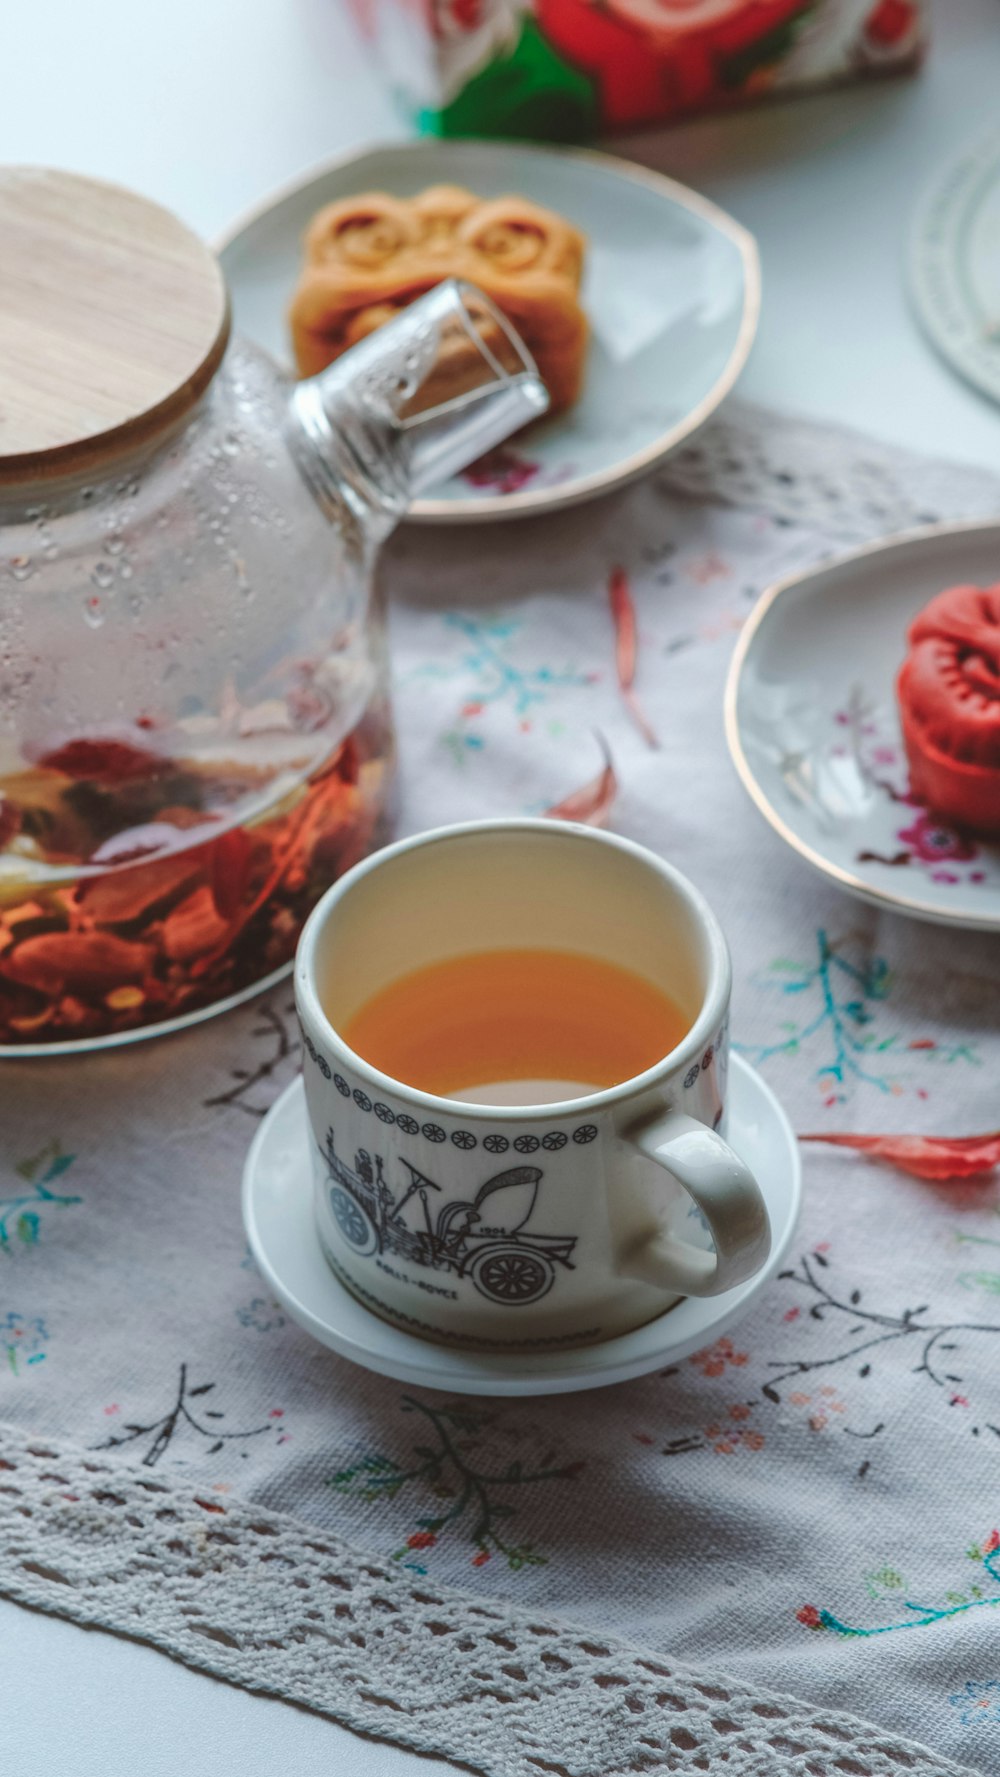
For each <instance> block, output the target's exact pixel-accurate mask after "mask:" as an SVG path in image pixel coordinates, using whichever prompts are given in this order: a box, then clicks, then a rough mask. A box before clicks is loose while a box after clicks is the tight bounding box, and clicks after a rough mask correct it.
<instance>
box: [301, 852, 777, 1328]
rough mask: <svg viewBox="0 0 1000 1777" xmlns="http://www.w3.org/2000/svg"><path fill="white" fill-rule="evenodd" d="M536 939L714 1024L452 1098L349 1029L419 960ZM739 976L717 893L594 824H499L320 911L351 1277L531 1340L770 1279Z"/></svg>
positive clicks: (408, 1303) (336, 1214)
mask: <svg viewBox="0 0 1000 1777" xmlns="http://www.w3.org/2000/svg"><path fill="white" fill-rule="evenodd" d="M515 948H516V949H526V948H545V949H555V950H563V951H567V950H569V951H575V952H584V953H586V954H590V955H593V956H596V957H599V958H601V959H603V960H605V961H607V962H612V963H617V964H619V965H620V966H622V967H624V968H627V969H631V970H634V971H636V972H638V973H639V974H641V975H643V976H645V977H646V979H647V980H649V981H651V982H652V983H653V984H654V985H656V986H658V987H660V988H661V989H662V990H664V991H665V992H666V993H668V994H669V995H670V997H671V998H672V999H673V1001H674V1002H675V1004H677V1005H678V1006H679V1007H680V1009H681V1010H682V1011H683V1012H684V1013H685V1015H686V1016H687V1017H688V1018H690V1020H691V1028H690V1030H689V1031H688V1033H687V1035H686V1036H685V1037H684V1039H683V1041H682V1042H680V1043H679V1044H678V1045H677V1047H676V1048H675V1049H674V1050H673V1051H672V1052H671V1053H670V1054H669V1055H667V1056H665V1057H664V1059H663V1060H662V1061H660V1062H658V1063H657V1064H656V1066H655V1067H651V1068H649V1069H647V1070H646V1072H645V1073H642V1074H638V1075H637V1076H636V1077H635V1078H634V1079H630V1080H627V1081H625V1082H624V1083H623V1084H622V1085H618V1086H613V1087H609V1088H608V1089H607V1090H604V1091H598V1092H593V1093H588V1094H587V1095H586V1096H585V1097H578V1098H573V1099H564V1100H563V1101H562V1102H561V1103H554V1104H530V1105H517V1104H503V1105H498V1104H489V1105H487V1104H478V1103H476V1104H470V1103H468V1102H464V1101H457V1100H456V1099H451V1098H438V1097H435V1096H433V1095H432V1094H430V1093H427V1092H422V1091H419V1090H418V1089H416V1088H414V1087H412V1086H408V1085H406V1084H405V1083H404V1082H402V1081H400V1080H394V1079H391V1078H390V1077H389V1076H388V1075H386V1074H383V1073H380V1072H379V1071H378V1069H377V1068H374V1067H372V1066H370V1065H369V1064H368V1063H367V1062H366V1061H363V1060H362V1059H361V1057H360V1056H358V1055H356V1054H355V1053H354V1052H353V1051H352V1050H351V1049H350V1048H349V1047H348V1046H347V1044H346V1043H345V1042H344V1039H343V1038H342V1037H341V1036H340V1034H339V1031H340V1029H341V1028H343V1027H344V1026H345V1025H346V1024H347V1023H348V1022H349V1020H350V1019H351V1018H352V1016H353V1015H354V1013H355V1012H356V1011H357V1010H358V1009H359V1008H360V1006H361V1005H362V1004H363V1003H364V1002H365V1001H366V1000H368V999H369V998H370V997H371V996H372V995H373V994H375V993H377V992H379V991H380V990H381V989H382V988H384V987H386V986H388V985H389V984H390V983H391V982H392V981H394V980H396V979H398V978H399V977H400V976H402V975H404V974H408V973H410V972H411V971H412V970H414V969H418V968H421V967H423V966H425V965H427V964H431V963H435V962H440V961H443V960H445V959H449V958H452V957H457V956H462V955H468V954H470V953H473V952H476V951H483V950H490V949H515ZM730 981H731V968H730V961H729V952H728V950H727V947H726V942H725V939H724V937H723V935H722V932H721V930H720V928H719V925H718V922H717V921H716V919H715V916H714V914H713V913H712V911H711V909H710V908H709V907H708V905H707V903H706V902H705V901H704V900H703V898H702V896H701V895H700V894H699V892H698V890H697V889H695V888H694V887H693V886H692V885H691V883H689V882H688V881H687V880H686V878H685V877H683V876H682V875H681V874H680V873H679V871H677V870H674V869H673V868H672V867H671V866H670V865H669V864H665V863H663V862H662V860H661V859H659V858H657V857H655V856H654V855H653V853H652V852H648V851H646V850H644V849H643V848H642V847H641V846H638V845H633V844H631V843H630V842H629V841H628V840H625V839H618V838H614V837H611V836H609V835H607V834H603V833H597V832H595V831H594V830H593V829H592V828H589V827H578V826H573V825H570V824H568V823H565V822H559V821H548V820H508V821H502V820H498V821H477V822H471V823H469V824H468V825H465V826H458V827H444V828H440V829H438V830H437V831H435V832H431V833H424V834H421V835H420V836H419V837H417V838H415V839H406V840H403V841H402V842H401V843H400V844H398V845H393V846H389V847H388V848H387V849H386V850H384V851H380V852H377V853H375V854H374V855H373V856H372V857H370V858H367V859H365V861H364V862H363V863H361V864H358V865H357V866H356V867H355V868H354V869H353V870H351V871H349V872H348V873H347V875H345V876H343V877H342V878H341V879H340V881H339V882H337V883H335V884H334V886H333V887H332V888H331V889H330V890H329V891H328V892H327V894H326V895H324V897H323V899H322V900H321V901H320V903H319V905H318V906H317V907H316V909H315V910H314V912H313V914H312V916H311V917H310V919H309V921H308V924H307V925H306V928H305V931H304V932H303V934H302V938H301V941H300V944H299V949H298V956H297V960H296V966H295V997H296V1002H297V1006H298V1012H299V1019H300V1022H301V1025H302V1034H303V1041H304V1044H305V1050H306V1055H305V1063H304V1068H305V1085H306V1098H307V1102H308V1107H309V1122H310V1125H311V1132H312V1138H313V1140H312V1147H313V1161H314V1173H315V1190H316V1197H315V1203H316V1223H317V1228H318V1232H319V1239H320V1242H321V1245H322V1248H323V1252H324V1253H325V1255H326V1258H327V1260H328V1261H329V1263H330V1265H331V1266H332V1267H333V1270H334V1271H335V1272H336V1274H337V1276H338V1277H339V1278H340V1280H341V1281H342V1282H343V1283H344V1284H345V1285H346V1286H347V1288H348V1289H349V1290H351V1291H352V1293H353V1294H354V1295H355V1296H357V1297H358V1298H359V1300H360V1301H361V1302H363V1303H365V1304H366V1306H367V1307H369V1308H371V1309H373V1310H374V1312H375V1313H376V1314H378V1315H381V1316H382V1317H383V1318H384V1319H385V1320H389V1321H393V1322H395V1323H396V1324H398V1325H399V1326H402V1327H405V1328H407V1329H408V1330H409V1331H411V1332H414V1333H417V1334H420V1335H422V1336H423V1337H425V1338H427V1339H432V1340H439V1341H445V1342H447V1343H449V1344H453V1345H463V1346H473V1347H474V1346H479V1347H483V1348H487V1349H491V1350H501V1351H502V1350H509V1351H511V1352H512V1353H515V1352H519V1351H531V1350H546V1349H553V1348H563V1347H567V1346H571V1345H584V1344H591V1343H593V1342H594V1341H596V1340H599V1339H607V1338H610V1337H612V1336H613V1335H615V1334H618V1333H622V1332H626V1331H628V1330H629V1329H630V1328H633V1327H637V1326H641V1325H643V1324H644V1323H645V1322H646V1321H649V1320H652V1319H653V1318H654V1317H655V1316H656V1315H659V1314H662V1313H663V1312H664V1310H665V1309H667V1308H669V1307H670V1306H671V1305H672V1303H674V1302H675V1301H676V1300H677V1299H678V1297H679V1296H682V1295H694V1296H709V1295H715V1294H717V1293H719V1292H721V1291H723V1290H728V1289H731V1288H732V1287H733V1285H734V1284H738V1283H742V1282H743V1281H744V1279H746V1278H747V1277H750V1276H752V1275H753V1273H754V1272H756V1271H757V1270H759V1269H760V1267H761V1265H762V1264H763V1263H764V1261H765V1259H766V1258H767V1254H768V1250H769V1246H770V1231H769V1227H768V1219H767V1211H766V1208H765V1206H764V1201H763V1198H762V1197H761V1193H760V1189H759V1187H758V1185H757V1183H756V1181H755V1180H754V1178H753V1176H752V1174H751V1173H750V1171H749V1170H748V1168H747V1167H746V1166H745V1165H744V1164H743V1162H742V1160H740V1158H739V1156H738V1155H737V1154H735V1153H734V1152H733V1150H732V1149H731V1148H730V1147H729V1146H728V1145H727V1144H726V1142H725V1140H724V1139H723V1137H722V1135H721V1134H719V1133H718V1131H719V1128H720V1126H722V1127H723V1128H724V1127H725V1083H726V1064H727V1056H728V1033H727V1023H728V1014H729V995H730ZM525 1016H526V1017H527V1018H530V1016H531V1007H530V1006H526V1007H525Z"/></svg>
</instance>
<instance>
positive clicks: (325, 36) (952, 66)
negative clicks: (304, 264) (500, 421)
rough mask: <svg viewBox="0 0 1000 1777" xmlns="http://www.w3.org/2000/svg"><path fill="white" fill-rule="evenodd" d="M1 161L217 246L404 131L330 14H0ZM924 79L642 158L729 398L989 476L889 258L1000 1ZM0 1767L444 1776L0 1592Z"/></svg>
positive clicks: (993, 85)
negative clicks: (720, 279) (739, 227)
mask: <svg viewBox="0 0 1000 1777" xmlns="http://www.w3.org/2000/svg"><path fill="white" fill-rule="evenodd" d="M0 10H2V17H0V65H2V67H3V70H4V95H3V103H2V105H0V162H10V161H20V162H35V163H40V164H47V165H54V166H65V167H70V168H74V169H76V170H78V171H80V172H89V173H94V174H97V175H100V176H103V177H105V178H110V179H117V180H119V181H121V182H122V183H123V184H127V185H131V186H134V187H135V188H136V189H137V190H141V191H145V192H147V193H148V194H149V195H150V196H151V197H155V198H158V199H159V200H160V201H161V202H163V203H165V204H167V205H169V206H170V207H171V208H173V209H175V210H176V211H177V212H178V213H179V214H181V215H182V216H184V217H185V218H186V219H187V220H188V221H189V222H190V223H192V224H193V225H194V226H195V227H196V228H198V229H199V230H200V231H201V232H202V233H203V234H205V235H207V236H209V237H211V236H212V235H214V234H215V233H216V232H217V231H218V230H220V229H221V228H222V227H223V226H224V225H225V224H226V223H227V222H228V221H229V220H230V219H231V218H232V217H233V216H234V215H235V214H237V213H238V212H239V211H241V210H242V209H243V208H245V207H246V206H248V205H250V204H252V203H255V202H256V201H258V200H259V198H260V197H261V195H262V194H264V193H266V192H267V191H268V190H270V189H271V188H273V187H274V186H276V185H279V184H280V183H282V182H283V181H285V180H287V179H289V178H292V177H294V176H295V175H296V174H297V173H299V172H301V171H303V170H304V169H305V168H307V167H309V166H311V165H313V164H314V163H315V162H317V161H320V160H322V159H323V158H324V157H326V156H328V155H330V154H335V153H340V152H343V151H344V150H346V149H350V148H351V147H353V146H355V145H359V146H360V145H361V144H362V143H364V142H368V141H372V140H377V139H386V138H388V137H396V136H400V135H401V134H402V133H403V131H402V127H401V125H400V123H399V120H398V119H397V117H396V116H395V115H394V113H393V110H392V107H391V105H390V103H389V101H388V99H387V97H386V96H385V94H384V93H383V91H382V90H381V88H380V86H379V83H378V80H377V78H376V77H375V75H374V74H373V73H372V71H371V70H370V69H369V67H368V66H367V64H366V61H365V59H364V55H363V52H362V50H361V48H360V46H359V44H358V42H357V40H356V39H355V36H354V32H353V27H352V26H351V25H350V23H349V21H348V20H347V19H346V18H345V17H344V15H343V13H342V10H341V6H340V4H339V0H85V3H83V4H81V3H80V0H31V4H21V5H17V4H14V3H13V0H8V4H7V5H6V6H0ZM931 13H932V19H933V24H934V32H935V42H934V48H933V52H932V55H931V59H930V61H929V63H928V66H927V69H926V71H925V73H924V74H923V75H922V76H921V78H920V79H919V80H916V81H900V82H895V83H891V84H885V85H883V84H875V85H873V86H871V87H866V88H854V89H849V90H846V91H842V92H838V93H832V94H829V95H824V96H823V97H819V98H812V99H807V100H801V101H795V102H786V103H784V104H782V105H781V106H775V107H772V108H770V109H767V110H762V111H757V112H753V113H744V114H742V115H739V116H734V117H728V118H726V119H724V120H706V121H703V122H701V123H697V124H692V125H689V126H686V127H685V128H683V129H680V130H675V131H673V132H670V133H668V134H666V135H664V136H662V137H659V138H657V139H656V140H655V141H654V140H652V139H650V138H645V139H644V140H643V142H642V145H641V152H642V155H643V158H646V159H649V160H651V161H653V162H655V164H657V165H659V166H661V167H662V168H663V169H664V170H665V171H667V172H671V173H673V174H674V175H676V176H677V177H679V178H681V179H683V180H685V181H687V182H688V183H689V184H692V185H694V186H696V187H698V188H700V189H701V190H703V191H705V192H706V193H707V194H708V195H709V196H711V197H714V198H716V199H717V200H718V201H719V202H720V203H722V204H723V205H725V206H726V207H727V208H728V209H730V210H731V211H732V212H733V213H734V214H735V215H736V216H738V217H739V218H740V220H741V221H743V222H744V223H746V224H747V225H748V226H749V227H750V228H751V229H753V231H754V232H755V233H756V235H757V238H758V240H759V242H760V247H761V254H762V259H763V268H764V309H763V318H762V323H761V328H760V334H759V336H758V341H757V345H756V347H755V350H754V353H753V357H752V359H751V362H750V365H749V367H748V369H747V371H746V373H745V375H744V377H743V381H742V384H741V391H742V393H743V394H745V395H746V396H747V397H748V398H750V399H753V400H755V401H759V402H762V403H764V404H766V405H769V406H773V407H784V408H786V409H789V410H793V411H797V412H800V413H804V414H807V415H811V416H814V417H817V418H825V419H832V420H837V421H840V422H842V423H844V424H847V425H853V426H857V427H859V428H861V429H863V430H867V431H869V432H873V433H876V434H878V435H880V436H882V437H884V438H887V439H890V440H894V441H896V442H898V443H902V444H908V445H910V446H912V447H913V448H914V449H918V450H925V451H930V452H933V453H935V454H937V455H941V456H950V457H954V458H956V459H962V460H966V461H972V462H979V463H987V464H991V465H994V464H996V463H997V461H998V460H1000V409H997V408H995V407H993V406H991V405H990V404H989V403H988V402H986V401H985V400H983V399H981V398H980V397H979V396H977V395H976V394H975V393H974V392H973V391H972V390H971V389H968V388H966V386H965V385H964V384H963V383H961V382H959V381H958V380H956V379H955V378H954V377H953V376H952V374H951V372H950V371H949V370H948V369H947V368H946V367H945V366H944V365H943V364H941V363H940V362H939V361H938V359H937V358H936V357H935V356H934V354H933V352H932V351H931V349H930V348H929V347H928V346H927V345H926V344H925V342H924V340H923V338H922V336H921V334H920V333H919V331H918V329H917V326H916V323H915V322H914V320H913V318H912V316H911V314H910V312H909V309H908V306H907V302H906V297H905V293H904V289H903V285H902V281H901V277H900V262H901V255H902V250H903V243H904V240H905V235H906V230H907V227H908V223H909V218H910V214H911V212H912V208H913V203H914V200H915V198H916V196H917V194H918V193H919V191H920V189H921V187H922V186H923V184H924V183H925V181H926V179H927V177H928V176H929V175H932V174H933V172H934V170H935V169H936V168H937V167H938V166H939V165H940V164H941V163H942V161H943V160H944V159H946V158H947V157H949V156H950V155H951V154H953V153H954V152H955V151H956V150H958V149H959V148H961V147H962V146H963V144H964V143H965V142H966V140H968V139H969V138H971V137H974V136H976V135H977V134H980V133H984V132H985V131H986V129H987V128H989V127H990V125H991V124H993V123H994V122H995V119H996V96H997V93H998V91H1000V5H998V0H960V3H959V0H935V3H933V4H932V8H931ZM0 1656H2V1664H3V1670H4V1673H5V1678H6V1685H5V1700H4V1705H3V1709H2V1710H0V1769H2V1770H4V1771H10V1772H11V1773H13V1772H17V1774H18V1777H62V1773H72V1777H134V1774H135V1773H137V1772H142V1773H143V1777H176V1774H177V1772H178V1771H179V1770H181V1769H182V1768H184V1767H185V1766H186V1767H187V1768H190V1769H193V1770H195V1771H196V1772H197V1774H198V1777H216V1774H217V1773H218V1777H232V1774H233V1773H237V1772H238V1773H240V1777H276V1774H280V1773H285V1772H288V1773H294V1774H295V1777H321V1774H322V1777H329V1773H331V1772H337V1771H341V1770H344V1769H346V1768H347V1767H348V1765H350V1767H351V1769H352V1771H353V1772H355V1773H356V1774H357V1777H418V1773H424V1774H425V1777H426V1774H427V1773H428V1772H434V1771H436V1770H440V1771H445V1770H450V1769H451V1767H448V1766H443V1765H439V1764H438V1763H437V1762H436V1761H434V1760H427V1759H422V1758H417V1757H415V1756H413V1755H411V1754H407V1753H402V1752H398V1751H396V1750H395V1749H394V1748H392V1747H383V1746H379V1745H376V1744H374V1743H371V1742H369V1741H366V1740H361V1739H358V1738H357V1737H355V1736H354V1735H352V1734H349V1733H347V1732H346V1731H345V1730H343V1729H341V1728H338V1727H336V1726H334V1725H332V1724H331V1723H329V1722H325V1721H322V1720H320V1719H319V1718H318V1717H316V1716H312V1715H309V1714H307V1713H305V1712H304V1711H301V1710H297V1709H292V1708H290V1707H288V1706H286V1705H285V1704H282V1703H275V1702H268V1701H266V1700H264V1699H261V1698H256V1697H251V1696H249V1695H248V1694H247V1693H246V1692H243V1691H239V1690H234V1689H231V1688H229V1687H227V1686H225V1685H222V1684H219V1683H216V1682H215V1681H214V1680H213V1679H210V1678H205V1677H202V1676H201V1675H199V1674H197V1673H193V1672H189V1671H187V1670H186V1669H185V1668H183V1667H180V1666H177V1665H174V1664H173V1663H172V1662H171V1661H169V1660H167V1659H165V1658H164V1657H163V1656H162V1655H161V1654H158V1653H154V1652H152V1651H151V1650H150V1649H148V1648H144V1647H139V1646H135V1645H133V1644H131V1643H128V1642H125V1641H120V1640H117V1639H115V1638H114V1637H112V1636H109V1635H104V1634H100V1633H96V1632H88V1631H83V1630H80V1629H78V1628H76V1627H74V1626H73V1625H71V1624H68V1623H64V1622H60V1621H58V1620H55V1619H49V1618H45V1617H42V1616H37V1615H35V1614H33V1613H31V1612H29V1611H23V1610H20V1609H18V1607H16V1606H15V1605H11V1604H7V1603H5V1602H3V1601H2V1600H0Z"/></svg>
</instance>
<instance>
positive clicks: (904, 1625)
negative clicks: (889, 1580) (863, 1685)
mask: <svg viewBox="0 0 1000 1777" xmlns="http://www.w3.org/2000/svg"><path fill="white" fill-rule="evenodd" d="M966 1553H967V1554H968V1557H969V1559H970V1560H971V1561H975V1562H976V1563H977V1564H979V1565H981V1566H982V1568H983V1571H984V1573H986V1574H987V1575H988V1576H989V1579H990V1580H991V1581H992V1583H993V1585H994V1586H995V1587H996V1588H997V1591H996V1593H995V1594H994V1595H993V1596H992V1597H991V1596H988V1595H987V1594H985V1593H984V1591H983V1588H982V1587H981V1586H979V1585H974V1586H971V1587H970V1588H969V1591H968V1593H955V1592H953V1593H949V1594H948V1598H947V1602H946V1603H944V1604H942V1605H934V1604H917V1603H915V1602H914V1601H912V1600H910V1599H905V1600H904V1601H903V1606H902V1608H903V1610H905V1611H908V1612H910V1615H909V1616H906V1617H902V1618H900V1619H899V1620H898V1621H897V1622H894V1623H877V1624H874V1625H873V1626H872V1627H870V1628H864V1627H861V1626H860V1625H858V1624H852V1623H842V1622H841V1621H840V1618H839V1617H835V1616H834V1614H833V1612H832V1611H829V1610H821V1609H818V1608H817V1606H816V1605H815V1604H803V1605H802V1606H801V1607H800V1609H798V1610H797V1611H796V1613H795V1615H796V1617H797V1618H798V1621H799V1622H800V1623H801V1624H802V1625H803V1627H804V1628H806V1629H832V1630H833V1631H834V1633H835V1634H837V1635H856V1636H865V1637H870V1636H872V1635H894V1634H896V1633H897V1631H898V1630H900V1629H926V1628H927V1627H928V1626H929V1624H931V1623H943V1622H946V1621H947V1619H948V1618H949V1617H959V1616H964V1615H966V1614H967V1612H969V1611H970V1610H992V1609H993V1608H994V1607H995V1606H996V1605H998V1604H1000V1572H998V1571H997V1564H998V1561H1000V1532H998V1531H996V1530H993V1531H991V1532H990V1535H989V1536H988V1537H987V1539H986V1542H985V1543H984V1544H983V1546H982V1548H980V1547H978V1546H977V1545H975V1544H973V1546H972V1548H970V1549H968V1550H967V1551H966ZM893 1578H894V1579H896V1578H898V1576H896V1575H893ZM869 1591H870V1588H869Z"/></svg>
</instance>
